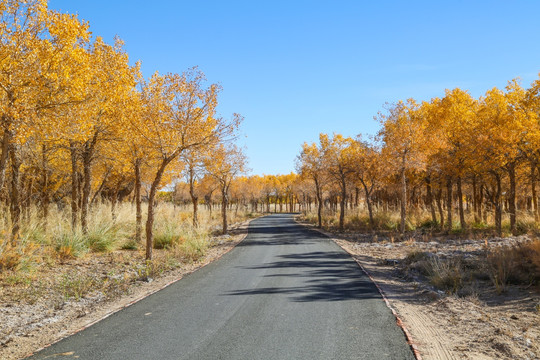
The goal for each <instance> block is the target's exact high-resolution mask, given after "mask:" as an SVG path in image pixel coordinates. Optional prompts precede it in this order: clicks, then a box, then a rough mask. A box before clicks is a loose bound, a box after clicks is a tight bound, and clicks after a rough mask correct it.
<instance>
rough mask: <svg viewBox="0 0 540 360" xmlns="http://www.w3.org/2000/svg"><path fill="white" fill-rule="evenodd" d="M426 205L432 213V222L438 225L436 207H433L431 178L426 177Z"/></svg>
mask: <svg viewBox="0 0 540 360" xmlns="http://www.w3.org/2000/svg"><path fill="white" fill-rule="evenodd" d="M426 203H427V206H428V207H429V210H430V212H431V222H432V223H433V224H436V223H437V215H436V214H435V206H433V192H432V190H431V178H430V177H429V176H428V177H426Z"/></svg>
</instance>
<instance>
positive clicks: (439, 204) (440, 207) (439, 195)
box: [437, 179, 444, 230]
mask: <svg viewBox="0 0 540 360" xmlns="http://www.w3.org/2000/svg"><path fill="white" fill-rule="evenodd" d="M442 192H443V183H442V179H441V180H440V182H439V191H437V209H438V210H439V218H440V219H441V223H440V228H441V230H442V229H444V211H443V205H442Z"/></svg>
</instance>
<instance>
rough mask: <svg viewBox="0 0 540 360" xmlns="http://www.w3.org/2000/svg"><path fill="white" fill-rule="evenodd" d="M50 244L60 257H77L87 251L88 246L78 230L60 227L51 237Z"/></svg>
mask: <svg viewBox="0 0 540 360" xmlns="http://www.w3.org/2000/svg"><path fill="white" fill-rule="evenodd" d="M52 246H53V247H54V250H55V251H56V254H57V255H58V256H59V257H60V258H61V259H69V258H77V257H81V256H83V255H85V254H86V253H88V251H89V250H90V248H89V247H88V242H87V241H86V239H85V237H84V236H83V235H82V234H81V233H80V232H72V231H71V230H67V229H61V230H60V231H59V232H58V233H57V234H55V235H53V237H52Z"/></svg>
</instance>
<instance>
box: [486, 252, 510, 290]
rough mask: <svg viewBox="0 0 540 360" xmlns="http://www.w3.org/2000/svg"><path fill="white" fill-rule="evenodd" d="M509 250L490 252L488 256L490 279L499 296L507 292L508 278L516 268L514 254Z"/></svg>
mask: <svg viewBox="0 0 540 360" xmlns="http://www.w3.org/2000/svg"><path fill="white" fill-rule="evenodd" d="M510 250H511V249H509V248H502V249H497V250H494V251H490V252H489V253H488V255H487V267H488V272H489V277H490V279H491V281H492V282H493V285H494V286H495V290H496V291H497V293H498V294H500V293H502V292H504V291H506V285H507V284H508V277H509V276H510V272H511V271H512V268H513V267H514V263H513V253H512V252H511V251H510Z"/></svg>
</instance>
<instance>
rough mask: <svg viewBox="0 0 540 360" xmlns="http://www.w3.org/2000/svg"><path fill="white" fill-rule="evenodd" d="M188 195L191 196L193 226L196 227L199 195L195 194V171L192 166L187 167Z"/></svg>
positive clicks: (197, 223)
mask: <svg viewBox="0 0 540 360" xmlns="http://www.w3.org/2000/svg"><path fill="white" fill-rule="evenodd" d="M189 196H191V203H192V204H193V227H198V226H199V219H198V211H197V210H198V207H199V197H198V196H197V195H196V194H195V172H194V169H193V167H190V169H189Z"/></svg>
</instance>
